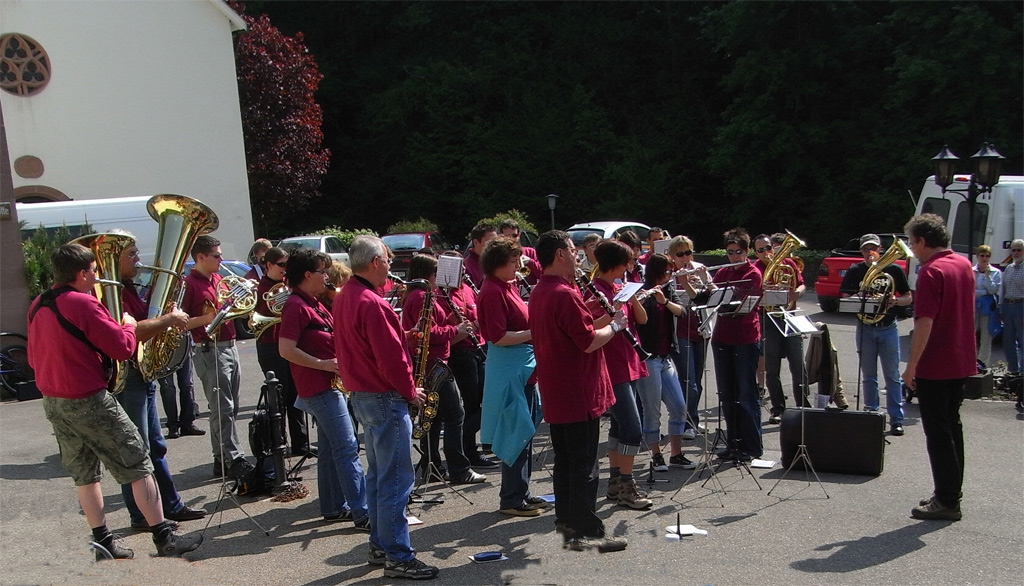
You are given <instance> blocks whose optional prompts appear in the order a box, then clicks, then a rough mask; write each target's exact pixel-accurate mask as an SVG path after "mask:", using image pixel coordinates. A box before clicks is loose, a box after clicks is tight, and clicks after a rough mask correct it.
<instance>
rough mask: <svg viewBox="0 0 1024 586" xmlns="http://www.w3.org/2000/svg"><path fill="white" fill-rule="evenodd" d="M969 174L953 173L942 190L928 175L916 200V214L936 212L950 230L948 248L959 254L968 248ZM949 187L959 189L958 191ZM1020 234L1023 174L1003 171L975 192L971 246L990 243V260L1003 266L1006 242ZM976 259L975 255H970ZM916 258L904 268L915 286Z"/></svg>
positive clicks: (1023, 209) (1023, 206) (1023, 230)
mask: <svg viewBox="0 0 1024 586" xmlns="http://www.w3.org/2000/svg"><path fill="white" fill-rule="evenodd" d="M970 181H971V176H970V175H957V176H956V177H955V178H954V180H953V183H952V185H950V186H949V187H948V188H946V193H945V194H943V193H942V189H941V188H940V187H939V186H938V185H936V184H935V177H934V176H932V177H929V178H928V179H927V181H925V182H924V187H923V188H921V197H920V198H919V199H918V200H917V210H916V211H915V215H916V214H926V213H930V214H938V215H940V216H942V217H943V218H944V219H945V220H946V227H947V228H948V229H949V230H950V232H951V234H952V248H953V250H954V251H956V252H958V253H960V254H961V255H963V256H967V253H968V250H967V247H968V244H967V239H968V232H967V230H968V225H969V223H970V222H969V218H970V210H969V206H968V205H967V185H968V183H970ZM951 189H956V190H958V191H959V190H963V195H961V194H960V193H954V192H951V191H950V190H951ZM1014 238H1024V176H1020V175H1003V176H1002V177H1000V178H999V183H997V184H996V185H995V187H993V188H992V191H991V192H989V193H983V194H981V195H979V196H978V200H977V203H976V204H975V206H974V238H973V243H974V248H975V250H977V248H978V246H980V245H982V244H988V245H989V246H991V247H992V264H994V265H998V266H999V267H1000V268H1002V267H1004V266H1006V263H1008V262H1009V258H1010V242H1011V241H1013V239H1014ZM974 260H975V261H977V259H976V258H975V259H974ZM917 269H918V262H917V259H910V260H909V261H908V264H907V272H908V274H909V277H910V288H911V289H916V288H917Z"/></svg>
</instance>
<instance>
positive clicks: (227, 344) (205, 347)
mask: <svg viewBox="0 0 1024 586" xmlns="http://www.w3.org/2000/svg"><path fill="white" fill-rule="evenodd" d="M214 345H216V346H217V347H218V348H234V346H235V341H234V340H221V341H220V342H217V343H216V344H214V342H213V340H203V341H202V342H199V348H201V349H202V351H203V352H209V351H210V348H212V347H213V346H214Z"/></svg>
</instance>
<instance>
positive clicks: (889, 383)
mask: <svg viewBox="0 0 1024 586" xmlns="http://www.w3.org/2000/svg"><path fill="white" fill-rule="evenodd" d="M881 245H882V240H881V239H880V238H879V237H878V235H877V234H865V235H863V236H861V237H860V253H861V255H863V256H864V262H861V263H857V264H855V265H853V266H852V267H850V269H849V270H848V271H846V275H845V276H843V283H842V285H840V286H839V292H840V294H841V295H842V296H843V297H850V296H851V295H867V294H869V293H870V291H871V287H872V286H873V283H862V281H863V280H864V277H865V276H867V273H868V269H869V268H871V266H872V265H874V264H875V263H876V262H878V261H879V259H880V258H881V256H880V255H879V253H878V248H879V247H880V246H881ZM881 270H882V272H883V273H884V274H885V275H888V276H889V277H890V278H891V279H892V289H893V291H892V293H895V295H890V296H887V297H885V298H886V299H887V302H886V305H887V307H885V308H884V309H883V310H884V311H885V315H884V317H883V318H882V319H881V320H879V321H877V322H874V323H870V324H869V323H865V322H864V321H863V320H861V321H858V322H857V353H858V354H860V369H861V374H862V376H863V380H864V409H865V410H866V411H878V403H879V399H878V362H879V361H881V362H882V376H883V377H884V378H885V395H886V400H885V403H886V406H887V410H888V412H889V427H890V431H891V432H892V435H903V386H902V383H901V382H900V333H899V330H898V328H897V325H896V317H897V311H898V310H897V309H896V306H907V305H910V304H911V303H912V302H913V296H912V295H911V293H910V285H909V284H908V283H907V275H906V274H905V273H904V272H903V269H901V268H900V267H899V266H897V265H896V264H889V265H888V266H885V267H884V268H882V269H881Z"/></svg>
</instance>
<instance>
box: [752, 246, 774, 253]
mask: <svg viewBox="0 0 1024 586" xmlns="http://www.w3.org/2000/svg"><path fill="white" fill-rule="evenodd" d="M754 250H756V251H757V253H758V254H761V253H762V252H771V250H772V247H771V246H765V247H762V248H755V249H754Z"/></svg>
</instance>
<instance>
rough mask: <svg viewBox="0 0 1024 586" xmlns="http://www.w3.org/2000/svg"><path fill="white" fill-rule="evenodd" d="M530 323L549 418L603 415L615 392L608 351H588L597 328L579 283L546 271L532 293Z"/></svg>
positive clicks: (562, 420) (566, 419)
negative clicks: (581, 295) (576, 286)
mask: <svg viewBox="0 0 1024 586" xmlns="http://www.w3.org/2000/svg"><path fill="white" fill-rule="evenodd" d="M529 323H530V331H531V332H532V334H533V349H534V354H535V356H536V357H537V370H536V373H537V379H538V380H537V388H538V389H539V390H540V394H541V404H542V407H541V408H542V410H543V411H544V419H546V420H547V421H548V422H549V423H556V424H557V423H578V422H582V421H589V420H592V419H596V418H598V417H600V416H601V414H602V413H604V412H605V411H607V410H608V407H611V406H612V404H613V403H615V394H614V393H613V392H612V383H611V380H610V379H609V378H608V368H607V366H606V365H605V357H604V352H601V351H600V350H598V351H595V352H591V353H589V354H588V353H586V352H585V350H586V349H587V348H589V347H590V344H591V343H592V342H593V341H594V337H595V336H596V334H595V332H594V320H593V319H592V318H591V317H590V311H588V310H587V308H586V306H585V305H584V304H583V298H582V297H580V294H579V292H578V291H577V290H576V288H575V287H574V286H573V285H571V284H570V283H569V281H566V280H565V279H563V278H561V277H556V276H551V275H543V276H541V278H540V280H539V281H538V282H537V287H536V288H535V289H534V290H533V294H532V295H530V319H529Z"/></svg>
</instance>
